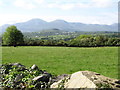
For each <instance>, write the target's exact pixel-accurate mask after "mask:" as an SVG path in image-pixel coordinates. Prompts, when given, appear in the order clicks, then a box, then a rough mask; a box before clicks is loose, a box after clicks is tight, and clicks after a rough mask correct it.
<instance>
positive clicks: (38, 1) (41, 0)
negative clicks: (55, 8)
mask: <svg viewBox="0 0 120 90" xmlns="http://www.w3.org/2000/svg"><path fill="white" fill-rule="evenodd" d="M34 1H35V2H36V3H38V4H42V3H43V2H44V0H34Z"/></svg>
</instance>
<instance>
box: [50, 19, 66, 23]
mask: <svg viewBox="0 0 120 90" xmlns="http://www.w3.org/2000/svg"><path fill="white" fill-rule="evenodd" d="M52 22H54V23H68V22H67V21H65V20H62V19H57V20H54V21H52Z"/></svg>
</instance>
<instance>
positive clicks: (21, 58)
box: [2, 46, 118, 78]
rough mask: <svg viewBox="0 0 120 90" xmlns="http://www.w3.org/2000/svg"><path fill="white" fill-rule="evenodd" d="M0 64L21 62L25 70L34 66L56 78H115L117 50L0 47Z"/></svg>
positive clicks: (116, 74) (109, 48)
mask: <svg viewBox="0 0 120 90" xmlns="http://www.w3.org/2000/svg"><path fill="white" fill-rule="evenodd" d="M2 60H3V63H9V62H20V63H22V64H24V65H26V66H28V67H30V66H32V65H33V64H36V65H38V66H39V67H40V68H41V69H43V70H47V71H48V72H50V73H52V74H55V75H59V74H65V73H66V74H71V73H73V72H76V71H80V70H90V71H95V72H98V73H101V74H103V75H105V76H108V77H112V78H118V67H117V64H118V48H117V47H98V48H78V47H40V46H28V47H2Z"/></svg>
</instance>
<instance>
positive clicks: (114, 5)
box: [0, 0, 119, 26]
mask: <svg viewBox="0 0 120 90" xmlns="http://www.w3.org/2000/svg"><path fill="white" fill-rule="evenodd" d="M118 1H119V0H114V1H112V0H81V1H78V0H69V1H65V0H60V1H58V0H57V1H56V0H51V1H49V0H31V1H30V0H13V1H11V0H1V1H0V6H1V7H0V11H1V12H0V20H1V22H0V26H2V25H4V24H14V23H19V22H25V21H28V20H31V19H34V18H39V19H42V20H44V21H47V22H51V21H54V20H56V19H60V20H65V21H67V22H79V23H84V24H105V25H111V24H114V23H118ZM8 9H9V10H8Z"/></svg>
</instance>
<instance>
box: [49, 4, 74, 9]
mask: <svg viewBox="0 0 120 90" xmlns="http://www.w3.org/2000/svg"><path fill="white" fill-rule="evenodd" d="M47 7H49V8H60V9H63V10H69V9H72V8H74V4H61V5H59V4H48V5H47Z"/></svg>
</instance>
